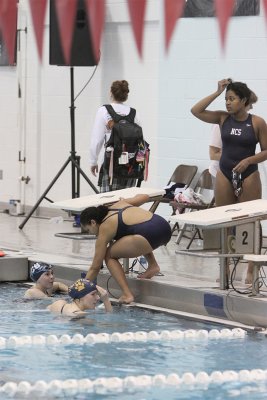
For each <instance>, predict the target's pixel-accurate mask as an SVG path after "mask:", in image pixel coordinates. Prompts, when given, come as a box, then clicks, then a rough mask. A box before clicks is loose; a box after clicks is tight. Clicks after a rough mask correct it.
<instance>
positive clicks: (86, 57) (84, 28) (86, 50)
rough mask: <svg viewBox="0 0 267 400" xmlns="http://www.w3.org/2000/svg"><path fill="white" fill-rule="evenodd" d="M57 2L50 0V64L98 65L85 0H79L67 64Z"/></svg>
mask: <svg viewBox="0 0 267 400" xmlns="http://www.w3.org/2000/svg"><path fill="white" fill-rule="evenodd" d="M55 2H56V0H50V28H49V33H50V35H49V64H50V65H58V66H72V67H86V66H88V67H91V66H94V65H97V64H98V62H97V60H96V59H95V56H94V52H93V47H92V41H91V36H90V27H89V22H88V18H87V11H86V7H85V4H84V1H83V0H78V1H77V11H76V19H75V24H74V31H73V40H72V47H71V57H70V63H69V64H66V62H65V60H64V56H63V51H62V46H61V40H60V34H59V26H58V20H57V13H56V7H55Z"/></svg>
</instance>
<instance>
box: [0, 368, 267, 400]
mask: <svg viewBox="0 0 267 400" xmlns="http://www.w3.org/2000/svg"><path fill="white" fill-rule="evenodd" d="M263 381H267V370H262V369H253V370H240V371H238V372H237V371H232V370H226V371H213V372H212V373H211V374H208V373H207V372H205V371H200V372H198V373H196V374H193V373H191V372H185V373H184V374H182V375H181V376H179V375H178V374H176V373H171V374H169V375H163V374H157V375H152V376H150V375H139V376H126V377H125V378H118V377H111V378H98V379H95V380H91V379H86V378H85V379H67V380H56V379H55V380H52V381H50V382H45V381H43V380H38V381H36V382H35V383H34V384H31V383H30V382H28V381H20V382H18V383H15V382H11V381H10V382H6V383H5V384H4V385H2V386H0V394H1V393H4V394H6V395H7V396H8V397H9V398H11V397H17V396H22V397H23V398H25V397H26V396H28V395H32V396H34V395H38V398H39V396H41V397H44V396H45V395H53V396H60V395H68V396H74V395H76V394H82V393H97V394H106V393H108V394H110V393H122V392H134V391H138V390H144V389H149V388H150V387H152V386H153V387H160V388H166V387H175V389H176V390H177V389H179V388H181V389H182V388H183V387H185V388H186V389H187V388H190V389H194V388H196V387H200V388H205V389H207V388H208V386H209V385H210V384H216V385H218V386H219V385H223V384H224V383H226V382H244V383H246V384H247V383H257V382H258V383H260V382H263Z"/></svg>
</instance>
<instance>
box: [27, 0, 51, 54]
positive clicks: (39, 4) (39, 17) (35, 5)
mask: <svg viewBox="0 0 267 400" xmlns="http://www.w3.org/2000/svg"><path fill="white" fill-rule="evenodd" d="M29 2H30V9H31V16H32V23H33V28H34V33H35V38H36V43H37V49H38V54H39V59H40V61H42V54H43V36H44V23H45V13H46V6H47V0H29Z"/></svg>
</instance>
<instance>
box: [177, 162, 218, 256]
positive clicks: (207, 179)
mask: <svg viewBox="0 0 267 400" xmlns="http://www.w3.org/2000/svg"><path fill="white" fill-rule="evenodd" d="M205 191H208V192H209V193H208V194H209V198H210V200H209V201H208V202H207V203H205V204H195V203H192V204H190V203H189V204H188V203H179V202H177V201H172V202H171V206H172V207H173V209H175V210H176V209H177V208H179V210H182V212H185V211H197V210H205V209H207V208H210V207H213V206H214V188H213V182H212V178H211V175H210V173H209V170H208V169H205V170H204V171H203V172H202V173H201V174H200V177H199V179H198V181H197V183H196V185H195V187H194V192H195V193H198V194H203V192H204V193H205ZM180 212H181V211H180ZM187 226H188V225H187V224H184V226H183V227H182V228H181V229H179V233H178V237H177V240H176V243H177V244H179V243H180V241H181V239H182V237H183V236H184V233H185V231H186V228H187ZM197 235H198V237H199V238H201V234H200V231H199V229H198V228H196V229H194V231H193V233H192V237H191V238H190V241H189V244H188V245H187V247H186V248H187V249H189V247H190V246H191V244H192V242H193V240H194V239H195V238H196V236H197Z"/></svg>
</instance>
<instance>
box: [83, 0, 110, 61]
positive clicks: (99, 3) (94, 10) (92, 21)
mask: <svg viewBox="0 0 267 400" xmlns="http://www.w3.org/2000/svg"><path fill="white" fill-rule="evenodd" d="M84 1H85V6H86V11H87V18H88V23H89V26H90V36H91V40H92V45H93V50H94V56H95V61H96V63H98V62H99V57H100V52H99V49H100V46H101V38H102V33H103V29H104V23H105V8H106V0H84Z"/></svg>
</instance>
